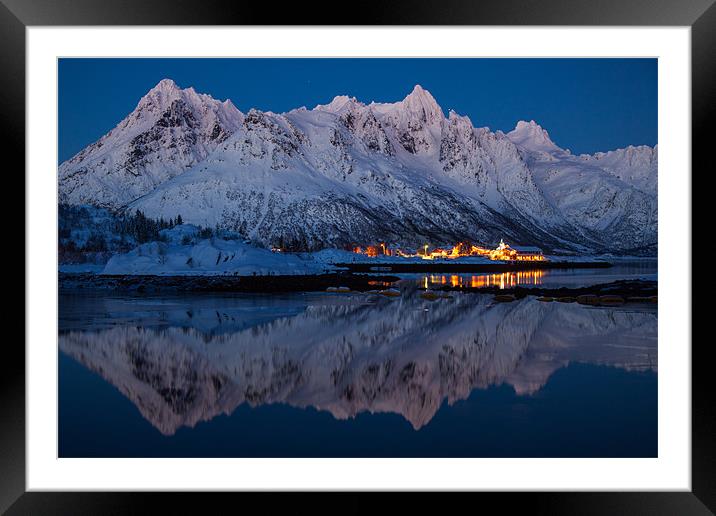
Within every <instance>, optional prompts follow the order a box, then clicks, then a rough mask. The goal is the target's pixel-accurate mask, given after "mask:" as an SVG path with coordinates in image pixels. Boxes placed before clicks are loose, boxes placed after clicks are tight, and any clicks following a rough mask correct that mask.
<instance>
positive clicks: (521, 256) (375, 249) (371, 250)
mask: <svg viewBox="0 0 716 516" xmlns="http://www.w3.org/2000/svg"><path fill="white" fill-rule="evenodd" d="M353 252H354V253H357V254H364V255H366V256H370V257H372V258H373V257H376V256H379V255H384V256H400V257H403V258H415V257H420V258H422V259H423V260H434V259H436V258H437V259H440V258H448V259H454V258H461V257H464V256H484V257H486V258H489V259H490V260H499V261H512V262H514V261H517V262H522V261H526V262H544V261H547V258H546V257H545V256H544V254H542V250H541V249H539V248H537V247H523V246H515V247H510V246H509V245H507V244H506V243H505V242H504V240H500V243H499V245H498V246H497V248H495V249H487V248H484V247H479V246H476V245H473V244H469V243H467V242H459V243H458V244H456V245H455V246H453V248H452V249H450V250H447V249H442V248H440V247H436V248H435V249H433V250H432V251H429V244H425V245H424V246H423V248H422V252H420V251H418V252H417V253H412V252H409V251H404V250H402V249H390V248H389V247H387V246H386V244H385V242H381V243H380V244H379V245H377V246H375V245H369V246H366V247H361V246H356V247H354V248H353Z"/></svg>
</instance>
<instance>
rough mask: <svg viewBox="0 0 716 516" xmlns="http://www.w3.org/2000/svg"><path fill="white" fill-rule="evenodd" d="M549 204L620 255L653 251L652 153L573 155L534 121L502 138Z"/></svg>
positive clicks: (641, 150)
mask: <svg viewBox="0 0 716 516" xmlns="http://www.w3.org/2000/svg"><path fill="white" fill-rule="evenodd" d="M508 137H509V138H510V139H512V140H513V141H514V142H515V144H517V145H518V146H519V148H520V151H521V153H522V155H523V157H524V159H525V161H526V162H527V163H528V166H529V168H530V170H531V171H532V174H533V177H534V179H535V181H536V182H537V184H538V185H539V187H540V189H541V191H542V192H543V193H544V195H545V196H546V197H547V199H548V200H549V202H550V203H551V204H552V205H554V206H556V207H557V208H558V209H559V210H560V212H561V213H562V214H563V215H564V216H565V217H566V218H567V219H568V220H569V221H570V222H572V223H573V224H574V225H577V226H579V227H581V228H583V230H584V231H585V233H586V234H588V235H590V236H591V237H592V238H593V239H595V240H599V241H603V242H605V243H608V244H609V245H610V246H612V247H613V248H616V249H621V250H625V251H631V250H640V249H641V250H647V251H651V250H653V251H655V249H656V243H657V198H656V191H657V149H656V147H654V148H653V149H652V148H651V147H647V146H641V147H628V148H626V149H618V150H615V151H611V152H608V153H597V154H594V155H585V154H583V155H580V156H574V155H572V154H571V153H570V152H569V151H568V150H564V149H561V148H560V147H558V146H557V145H556V144H555V143H554V142H552V140H550V139H549V135H548V134H547V132H546V131H545V130H544V129H542V128H541V127H540V126H539V125H538V124H536V123H535V122H534V121H530V122H518V124H517V127H516V128H515V129H514V130H513V131H512V132H510V133H509V134H508Z"/></svg>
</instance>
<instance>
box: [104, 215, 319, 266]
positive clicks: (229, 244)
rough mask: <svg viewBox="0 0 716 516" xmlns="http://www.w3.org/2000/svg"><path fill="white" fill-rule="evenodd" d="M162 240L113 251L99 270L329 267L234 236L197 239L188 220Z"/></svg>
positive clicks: (167, 231)
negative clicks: (232, 237)
mask: <svg viewBox="0 0 716 516" xmlns="http://www.w3.org/2000/svg"><path fill="white" fill-rule="evenodd" d="M161 233H162V237H163V238H165V240H166V241H157V242H149V243H147V244H142V245H140V246H138V247H136V248H135V249H133V250H131V251H129V252H127V253H123V254H115V255H114V256H112V257H111V258H110V260H109V261H108V262H107V265H106V266H105V267H104V270H103V271H102V273H103V274H153V275H154V274H156V275H163V274H167V275H197V274H237V275H242V276H250V275H260V276H266V275H291V276H293V275H302V274H321V273H323V272H328V271H329V270H332V269H333V268H332V267H331V266H329V265H326V264H324V263H321V262H318V261H315V260H308V259H303V258H301V257H300V256H297V255H295V254H287V253H274V252H272V251H269V250H268V249H262V248H259V247H255V246H252V245H250V244H246V243H244V242H241V241H238V240H225V239H222V238H207V239H201V238H199V236H198V233H199V232H198V228H196V227H195V226H191V225H188V224H184V225H181V226H177V227H174V228H172V229H168V230H164V231H162V232H161Z"/></svg>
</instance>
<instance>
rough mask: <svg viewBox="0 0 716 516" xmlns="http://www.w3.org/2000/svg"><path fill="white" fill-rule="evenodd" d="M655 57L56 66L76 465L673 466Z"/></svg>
mask: <svg viewBox="0 0 716 516" xmlns="http://www.w3.org/2000/svg"><path fill="white" fill-rule="evenodd" d="M657 67H658V64H657V59H636V58H620V59H604V58H598V59H595V58H579V59H559V58H550V59H543V58H532V59H517V58H500V59H498V58H494V59H487V58H479V59H473V58H461V59H450V58H430V59H427V58H409V59H398V58H361V59H357V58H335V59H334V58H300V59H299V58H294V59H278V58H235V59H223V58H222V59H214V58H206V59H205V58H191V59H176V58H174V59H160V58H141V59H122V58H106V59H94V58H92V59H90V58H61V59H59V60H58V106H59V112H58V138H59V140H58V159H57V164H58V170H57V174H58V175H57V192H58V206H57V210H58V211H57V213H58V228H57V230H58V277H59V299H58V303H59V310H58V332H59V344H58V350H57V353H58V378H59V385H58V429H57V431H58V451H59V456H60V457H389V458H391V457H501V458H508V457H657V455H658V447H657V445H658V422H657V369H658V368H657V363H658V345H657V323H658V319H657V307H658V302H657V300H658V298H657V250H658V242H657V170H658V149H657V143H658V142H657Z"/></svg>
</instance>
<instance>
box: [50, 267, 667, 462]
mask: <svg viewBox="0 0 716 516" xmlns="http://www.w3.org/2000/svg"><path fill="white" fill-rule="evenodd" d="M625 267H626V266H625ZM515 274H517V273H515ZM650 275H651V276H650ZM452 276H453V275H448V276H446V278H447V279H446V280H445V281H447V282H450V281H452ZM458 276H459V277H460V278H467V279H462V281H469V282H472V281H473V277H478V278H479V277H487V276H490V277H492V276H502V281H503V282H504V281H508V282H509V281H511V280H509V276H508V277H505V276H504V275H458ZM442 277H443V276H440V279H439V281H436V282H435V283H440V284H442V283H443V280H442ZM624 277H649V278H650V279H655V277H656V270H655V268H654V267H651V268H649V267H641V266H636V267H635V268H632V269H626V268H625V269H622V270H621V271H620V270H615V268H612V269H602V270H591V271H590V270H582V271H547V272H545V273H544V274H541V273H540V275H539V278H538V279H537V278H536V276H533V277H532V279H530V275H529V274H526V275H525V274H524V273H523V274H521V275H520V276H519V280H518V278H517V276H515V281H519V282H521V283H520V284H529V283H524V282H528V281H540V282H541V283H533V284H542V285H545V284H550V285H555V286H560V285H568V286H573V285H579V284H580V283H584V282H585V281H586V282H587V283H586V284H592V283H601V282H604V281H612V280H614V279H619V278H624ZM426 280H427V281H428V283H429V284H433V283H432V279H431V276H425V275H412V276H411V277H410V278H406V279H405V280H404V281H402V282H401V284H400V288H401V292H402V295H401V296H400V297H399V298H385V297H382V296H376V295H366V294H328V293H325V294H323V293H315V294H292V295H224V296H215V295H203V296H199V295H196V296H164V297H146V296H145V297H133V296H118V295H110V294H107V293H102V294H89V293H76V294H69V293H64V294H61V295H60V318H59V328H60V336H59V348H60V353H59V454H60V456H62V457H74V456H77V457H94V456H104V457H125V456H127V457H142V456H147V457H150V456H179V457H184V456H203V457H212V456H219V457H221V456H225V457H243V456H246V457H249V456H251V457H331V456H337V457H378V456H387V457H402V456H421V457H426V456H439V457H461V456H465V457H605V456H606V457H623V456H626V457H650V456H656V453H657V357H658V355H657V312H656V307H655V306H654V305H629V306H625V307H621V308H598V307H587V306H582V305H577V304H562V303H540V302H538V301H536V300H535V299H534V298H529V297H528V298H525V299H523V300H520V301H517V302H513V303H502V304H493V302H492V296H490V295H481V294H459V293H458V294H455V295H454V296H453V297H452V298H451V299H439V300H437V301H427V300H424V299H422V298H421V297H420V295H419V292H420V291H419V290H418V288H419V287H420V286H423V284H424V283H425V281H426ZM458 281H460V280H458ZM474 281H477V282H479V281H486V282H487V281H493V279H492V278H490V280H487V279H482V280H480V279H478V280H474Z"/></svg>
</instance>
